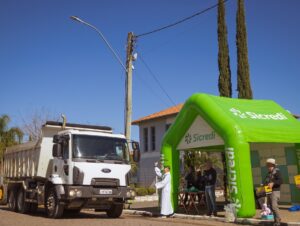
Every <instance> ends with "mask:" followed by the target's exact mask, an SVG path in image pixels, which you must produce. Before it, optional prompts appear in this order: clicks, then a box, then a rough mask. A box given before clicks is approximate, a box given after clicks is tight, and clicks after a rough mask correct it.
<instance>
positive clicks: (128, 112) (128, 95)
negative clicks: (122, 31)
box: [125, 32, 135, 140]
mask: <svg viewBox="0 0 300 226" xmlns="http://www.w3.org/2000/svg"><path fill="white" fill-rule="evenodd" d="M134 43H135V36H134V34H133V32H129V33H128V35H127V49H126V80H125V137H126V139H127V140H130V139H131V118H132V62H133V61H134V60H135V59H134V57H133V55H132V53H133V49H134Z"/></svg>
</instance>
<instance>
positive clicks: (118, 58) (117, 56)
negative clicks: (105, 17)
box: [70, 16, 127, 72]
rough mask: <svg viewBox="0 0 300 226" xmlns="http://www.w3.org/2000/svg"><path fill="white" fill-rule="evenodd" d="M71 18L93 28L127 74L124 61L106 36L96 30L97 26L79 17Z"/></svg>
mask: <svg viewBox="0 0 300 226" xmlns="http://www.w3.org/2000/svg"><path fill="white" fill-rule="evenodd" d="M70 18H71V19H72V20H74V21H77V22H79V23H82V24H84V25H87V26H89V27H91V28H93V29H94V30H95V31H96V32H97V33H98V34H99V35H100V37H101V38H102V40H103V41H104V42H105V44H106V45H107V47H108V48H109V49H110V51H111V52H112V53H113V55H114V56H115V57H116V59H117V60H118V61H119V63H120V64H121V66H122V67H123V69H124V70H125V71H126V72H127V69H126V67H125V65H124V64H123V63H122V60H121V59H120V57H119V55H118V54H117V53H116V51H115V50H114V49H113V48H112V46H111V45H110V44H109V42H108V41H107V40H106V38H105V37H104V35H103V34H102V32H101V31H100V30H99V29H98V28H96V27H95V26H93V25H91V24H89V23H87V22H85V21H84V20H82V19H80V18H79V17H77V16H70Z"/></svg>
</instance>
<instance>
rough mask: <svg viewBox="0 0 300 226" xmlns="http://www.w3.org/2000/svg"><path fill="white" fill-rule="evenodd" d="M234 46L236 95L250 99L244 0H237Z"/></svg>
mask: <svg viewBox="0 0 300 226" xmlns="http://www.w3.org/2000/svg"><path fill="white" fill-rule="evenodd" d="M236 46H237V60H238V62H237V63H238V68H237V82H238V84H237V90H238V97H239V98H242V99H252V89H251V83H250V72H249V63H248V48H247V31H246V21H245V9H244V0H238V9H237V14H236Z"/></svg>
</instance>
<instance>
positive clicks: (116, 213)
mask: <svg viewBox="0 0 300 226" xmlns="http://www.w3.org/2000/svg"><path fill="white" fill-rule="evenodd" d="M122 212H123V204H121V203H118V204H116V203H115V204H112V206H111V207H110V209H109V210H107V211H106V214H107V216H108V217H109V218H118V217H120V216H121V215H122Z"/></svg>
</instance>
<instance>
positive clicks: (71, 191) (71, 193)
mask: <svg viewBox="0 0 300 226" xmlns="http://www.w3.org/2000/svg"><path fill="white" fill-rule="evenodd" d="M69 195H70V196H71V197H74V196H75V195H76V192H75V190H73V189H72V190H70V191H69Z"/></svg>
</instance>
